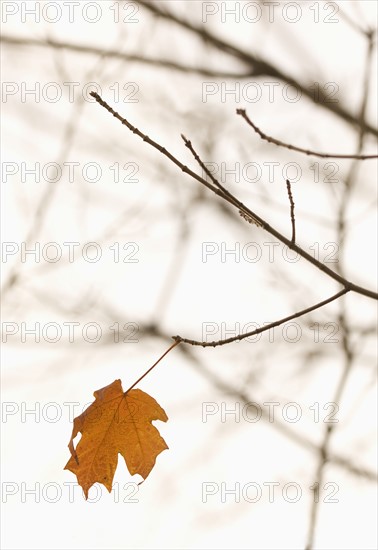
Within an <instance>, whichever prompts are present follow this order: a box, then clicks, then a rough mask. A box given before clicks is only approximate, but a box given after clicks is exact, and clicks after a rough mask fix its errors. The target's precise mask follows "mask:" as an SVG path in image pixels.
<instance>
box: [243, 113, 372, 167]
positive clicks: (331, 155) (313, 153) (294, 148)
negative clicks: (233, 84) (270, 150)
mask: <svg viewBox="0 0 378 550" xmlns="http://www.w3.org/2000/svg"><path fill="white" fill-rule="evenodd" d="M236 113H237V114H238V115H241V116H242V117H243V118H244V120H245V121H246V122H247V123H248V124H249V125H250V126H251V127H252V128H253V129H254V131H255V132H256V134H258V135H259V136H260V137H261V139H263V140H264V141H267V142H268V143H273V144H274V145H277V146H278V147H284V148H285V149H290V150H291V151H297V152H298V153H304V154H305V155H311V156H313V157H320V158H332V159H357V160H368V159H376V158H378V155H350V154H349V155H338V154H336V153H335V154H334V153H319V152H316V151H311V150H310V149H303V148H302V147H297V146H296V145H291V144H289V143H285V142H284V141H280V140H279V139H276V138H273V137H271V136H268V135H267V134H264V132H263V131H262V130H260V128H258V127H257V126H256V124H254V123H253V122H252V120H251V119H250V118H249V117H248V115H247V112H246V110H245V109H236Z"/></svg>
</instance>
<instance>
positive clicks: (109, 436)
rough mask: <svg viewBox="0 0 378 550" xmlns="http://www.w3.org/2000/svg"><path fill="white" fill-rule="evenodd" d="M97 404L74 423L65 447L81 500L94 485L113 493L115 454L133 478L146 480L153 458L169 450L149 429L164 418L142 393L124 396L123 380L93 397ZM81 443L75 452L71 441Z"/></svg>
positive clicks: (69, 467)
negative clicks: (78, 437)
mask: <svg viewBox="0 0 378 550" xmlns="http://www.w3.org/2000/svg"><path fill="white" fill-rule="evenodd" d="M93 395H94V397H95V398H96V399H95V401H94V402H93V403H92V404H91V405H90V406H89V407H88V408H87V409H86V410H85V411H84V412H83V413H82V414H81V415H80V416H78V417H76V418H75V419H74V425H73V430H72V436H71V439H70V442H69V444H68V447H69V449H70V451H71V458H70V459H69V461H68V462H67V464H66V466H65V468H64V469H65V470H70V471H71V472H73V473H74V474H75V475H76V477H77V481H78V483H79V485H81V487H82V488H83V491H84V494H85V497H86V498H88V491H89V489H90V488H91V487H92V485H93V484H94V483H96V482H99V483H102V484H103V485H105V487H106V488H107V490H108V491H109V492H110V491H111V490H112V483H113V478H114V473H115V471H116V468H117V463H118V453H120V454H121V455H122V456H123V458H124V459H125V462H126V466H127V469H128V470H129V472H130V474H131V475H134V474H140V475H141V476H142V477H143V479H146V477H147V476H148V474H149V473H150V472H151V470H152V468H153V467H154V465H155V462H156V457H157V456H158V455H159V454H160V453H161V452H162V451H164V450H165V449H168V446H167V444H166V442H165V441H164V439H163V438H162V437H161V436H160V434H159V431H158V430H157V429H156V428H155V426H153V425H152V423H151V422H152V420H162V421H163V422H166V421H167V420H168V417H167V415H166V413H165V411H164V409H162V408H161V407H160V405H159V404H158V403H157V402H156V401H155V399H154V398H153V397H151V396H150V395H148V394H147V393H145V392H143V391H141V390H130V391H128V392H127V393H124V392H123V389H122V384H121V380H115V381H114V382H113V383H112V384H109V386H105V388H102V389H100V390H97V391H95V392H94V394H93ZM79 432H81V434H82V437H81V439H80V441H79V443H78V445H77V447H76V449H75V448H74V444H73V440H74V439H75V437H76V436H77V434H78V433H79Z"/></svg>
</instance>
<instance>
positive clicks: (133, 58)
mask: <svg viewBox="0 0 378 550" xmlns="http://www.w3.org/2000/svg"><path fill="white" fill-rule="evenodd" d="M0 42H3V43H4V44H10V45H12V46H21V47H22V46H33V47H40V48H53V49H55V50H68V51H71V52H77V53H83V54H88V55H99V56H105V57H107V58H113V59H121V60H123V61H128V62H134V63H141V64H142V65H150V66H152V67H159V68H160V67H162V68H164V69H169V70H173V71H178V72H180V73H185V74H198V75H201V76H208V77H211V78H230V79H231V78H232V79H233V78H239V79H243V78H250V77H251V76H259V75H260V73H259V72H258V71H256V73H254V75H251V73H250V71H244V72H239V73H236V72H230V71H223V70H221V69H219V70H217V69H209V68H207V67H191V66H190V65H183V64H182V63H178V62H176V61H170V60H169V59H158V58H152V57H145V56H142V55H137V54H131V53H126V52H122V51H120V50H117V49H116V50H112V49H102V48H96V47H95V46H85V45H83V44H75V43H74V42H61V41H59V40H55V39H50V38H49V39H48V40H38V39H37V38H17V37H14V36H10V35H2V36H1V39H0Z"/></svg>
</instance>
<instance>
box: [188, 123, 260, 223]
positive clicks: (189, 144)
mask: <svg viewBox="0 0 378 550" xmlns="http://www.w3.org/2000/svg"><path fill="white" fill-rule="evenodd" d="M181 137H182V139H183V140H184V143H185V146H186V147H188V149H189V151H190V152H191V153H192V155H193V157H194V158H195V160H196V161H197V163H198V164H199V166H200V167H201V168H202V170H203V171H204V172H205V173H206V174H207V176H208V177H209V178H210V179H211V181H212V182H213V184H214V185H215V186H216V187H218V189H220V190H221V191H222V192H223V193H224V195H226V196H227V197H228V198H229V199H230V201H231V204H233V205H234V206H236V208H238V207H239V205H238V202H239V201H234V200H233V199H234V197H233V196H232V194H231V193H230V192H229V191H228V190H227V189H226V188H225V187H223V185H222V184H221V183H220V182H219V181H218V180H217V179H216V178H215V177H214V176H213V174H212V173H211V172H210V170H209V169H208V167H207V166H206V164H205V163H204V162H202V160H201V159H200V157H199V155H198V153H197V152H196V151H195V149H194V147H193V145H192V142H191V141H190V140H189V139H187V138H186V137H185V136H184V135H183V134H181ZM239 213H240V215H241V216H242V217H243V218H244V219H245V220H247V221H248V222H249V223H254V224H255V225H257V226H258V227H262V225H261V223H260V222H259V221H258V220H257V219H256V218H253V217H252V216H247V214H246V213H244V212H242V211H241V210H239Z"/></svg>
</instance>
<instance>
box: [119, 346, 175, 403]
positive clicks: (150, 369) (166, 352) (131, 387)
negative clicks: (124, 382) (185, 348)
mask: <svg viewBox="0 0 378 550" xmlns="http://www.w3.org/2000/svg"><path fill="white" fill-rule="evenodd" d="M179 344H180V340H176V341H175V342H174V343H173V344H172V345H171V346H170V347H169V348H168V349H167V351H165V352H164V353H163V355H162V356H161V357H159V359H158V360H157V361H156V363H154V364H153V365H152V367H150V368H149V369H148V370H147V371H146V372H145V373H144V374H142V376H141V377H140V378H138V380H137V381H136V382H134V384H133V385H132V386H130V387H129V389H128V390H126V391H125V392H124V395H126V394H127V393H128V392H129V391H130V390H132V389H133V388H134V387H135V386H136V385H137V384H138V383H139V382H140V381H141V380H143V378H144V377H145V376H147V374H148V373H149V372H151V371H152V369H153V368H154V367H156V365H157V364H158V363H160V361H161V360H162V359H163V358H164V357H165V356H166V355H167V354H168V353H169V352H170V351H171V350H172V349H173V348H174V347H176V346H178V345H179Z"/></svg>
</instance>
